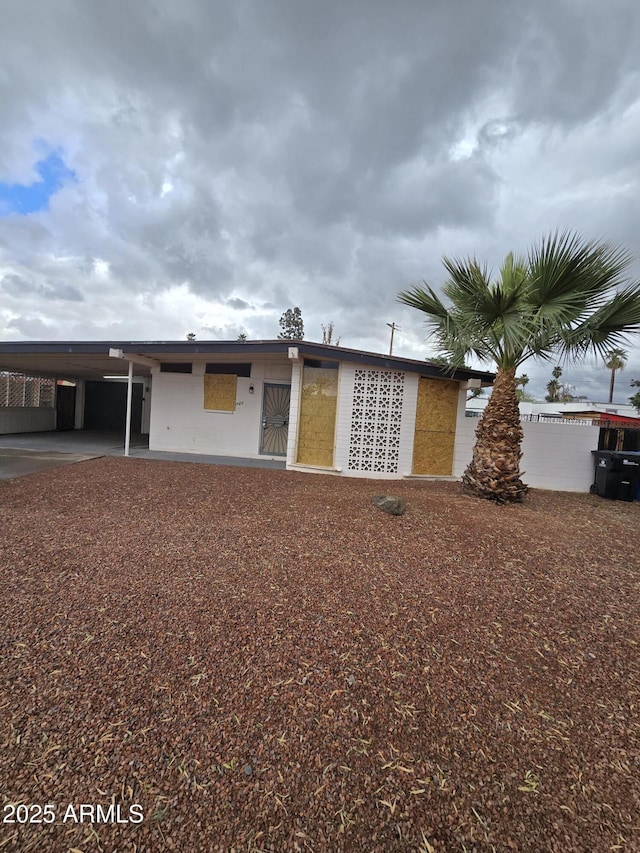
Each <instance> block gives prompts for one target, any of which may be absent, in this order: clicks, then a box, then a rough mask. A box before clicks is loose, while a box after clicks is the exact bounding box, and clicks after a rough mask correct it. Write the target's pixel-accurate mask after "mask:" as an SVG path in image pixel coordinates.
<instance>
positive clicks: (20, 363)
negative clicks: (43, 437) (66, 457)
mask: <svg viewBox="0 0 640 853" xmlns="http://www.w3.org/2000/svg"><path fill="white" fill-rule="evenodd" d="M130 348H131V344H128V343H117V344H113V343H111V342H101V341H91V342H73V343H70V342H57V341H52V342H15V343H7V342H3V343H0V370H5V371H12V372H16V373H23V374H26V375H28V376H40V377H45V378H52V379H55V380H56V381H57V383H58V384H57V385H56V401H55V425H56V428H57V429H59V430H67V429H68V430H90V431H93V432H95V431H98V432H103V433H106V432H113V433H120V434H121V435H122V436H124V439H123V440H124V442H125V452H127V451H128V445H129V437H130V436H131V435H133V436H136V435H140V434H145V433H148V431H149V411H150V392H151V366H153V365H155V364H157V362H155V361H154V360H152V359H149V358H146V357H145V356H143V355H141V354H138V353H135V352H128V350H129V349H130ZM125 352H127V354H126V355H125ZM61 380H64V381H65V384H60V381H61ZM14 415H15V413H14ZM1 417H2V411H1V410H0V418H1ZM15 420H16V419H15V417H14V418H13V419H12V421H11V423H15ZM47 428H48V429H50V428H51V427H46V426H45V429H47ZM31 429H35V430H38V429H41V427H37V426H36V427H35V428H32V427H30V426H25V428H24V431H25V432H28V431H31ZM3 431H4V432H7V431H8V430H7V429H4V430H2V428H1V424H0V432H3ZM10 431H12V432H14V431H16V430H15V427H14V428H12V429H11V430H10ZM20 431H22V430H20Z"/></svg>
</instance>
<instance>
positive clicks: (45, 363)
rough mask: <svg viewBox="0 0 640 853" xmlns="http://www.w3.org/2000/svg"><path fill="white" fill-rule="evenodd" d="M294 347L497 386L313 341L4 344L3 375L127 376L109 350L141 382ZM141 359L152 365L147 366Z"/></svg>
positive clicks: (466, 371) (329, 357)
mask: <svg viewBox="0 0 640 853" xmlns="http://www.w3.org/2000/svg"><path fill="white" fill-rule="evenodd" d="M289 347H297V349H298V353H299V355H300V356H306V357H307V358H314V359H319V360H322V361H344V362H349V363H351V364H363V365H370V366H372V367H378V368H382V369H387V370H400V371H407V372H409V373H419V374H420V375H421V376H432V377H434V378H440V379H455V380H458V381H462V382H466V381H467V380H468V379H480V380H481V382H482V384H483V385H491V384H493V380H494V379H495V374H494V373H489V372H486V371H481V370H473V369H471V368H466V367H464V368H456V369H455V370H453V371H452V370H451V369H448V368H446V367H443V366H442V365H440V364H437V363H434V362H431V361H426V360H425V361H420V360H418V359H408V358H403V357H401V356H395V355H383V354H381V353H373V352H366V351H365V350H356V349H349V348H348V347H338V346H331V345H329V344H318V343H313V342H311V341H290V340H267V341H3V342H0V370H10V371H15V372H19V373H27V374H32V375H37V376H54V377H56V378H60V379H101V378H102V377H103V376H105V375H115V374H118V373H123V374H124V373H126V370H125V369H124V363H123V362H122V361H121V360H119V359H116V358H112V357H110V356H109V350H110V349H116V350H122V352H123V353H124V354H125V356H126V355H130V356H132V357H135V358H139V359H141V361H140V362H136V363H135V369H134V374H135V375H136V376H150V375H151V367H152V365H153V363H158V364H160V363H162V362H170V361H206V359H207V357H211V356H214V357H215V358H219V359H220V360H225V359H226V360H233V361H251V360H252V359H254V358H255V357H256V356H259V357H262V358H264V357H265V356H269V355H273V356H279V360H287V359H288V351H289ZM142 359H148V360H149V362H148V363H144V362H143V361H142Z"/></svg>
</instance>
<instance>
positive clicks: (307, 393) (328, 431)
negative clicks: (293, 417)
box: [297, 362, 338, 468]
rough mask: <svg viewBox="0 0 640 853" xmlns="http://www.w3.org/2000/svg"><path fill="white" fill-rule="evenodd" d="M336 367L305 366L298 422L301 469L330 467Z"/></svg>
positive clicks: (334, 413)
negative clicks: (305, 466)
mask: <svg viewBox="0 0 640 853" xmlns="http://www.w3.org/2000/svg"><path fill="white" fill-rule="evenodd" d="M337 367H338V365H337V364H332V363H330V362H328V363H326V366H323V367H310V366H309V364H308V362H305V364H304V368H303V374H302V397H301V402H300V419H299V421H298V455H297V461H298V462H299V463H300V464H301V465H320V466H325V467H327V468H330V467H331V466H332V465H333V444H334V438H335V430H336V411H337V408H338V370H337Z"/></svg>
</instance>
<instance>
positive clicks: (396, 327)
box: [387, 323, 402, 355]
mask: <svg viewBox="0 0 640 853" xmlns="http://www.w3.org/2000/svg"><path fill="white" fill-rule="evenodd" d="M387 326H388V327H389V328H390V329H391V342H390V344H389V355H393V333H394V332H395V331H396V330H397V331H398V332H401V331H402V329H401V328H400V326H396V324H395V323H387Z"/></svg>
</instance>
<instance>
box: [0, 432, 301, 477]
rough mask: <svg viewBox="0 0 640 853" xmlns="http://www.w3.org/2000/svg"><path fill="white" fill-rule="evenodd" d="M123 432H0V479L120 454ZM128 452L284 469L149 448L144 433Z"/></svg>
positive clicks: (265, 462)
mask: <svg viewBox="0 0 640 853" xmlns="http://www.w3.org/2000/svg"><path fill="white" fill-rule="evenodd" d="M123 455H124V436H122V435H120V434H119V433H113V432H92V431H91V430H70V431H69V432H31V433H20V434H13V435H0V480H10V479H13V478H14V477H23V476H25V475H26V474H35V473H37V472H39V471H47V470H48V469H50V468H60V467H62V466H63V465H71V464H72V463H73V462H84V461H86V460H87V459H96V458H98V457H99V456H123ZM130 455H131V456H133V457H136V458H138V459H157V460H164V461H166V462H198V463H201V464H205V465H235V466H241V467H250V468H277V469H282V470H284V469H285V468H286V463H285V460H284V459H269V458H265V459H260V458H258V459H255V458H252V459H245V458H238V457H230V456H209V455H204V454H197V453H166V452H163V451H159V450H158V451H153V450H149V437H148V436H147V435H134V436H131V443H130Z"/></svg>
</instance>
